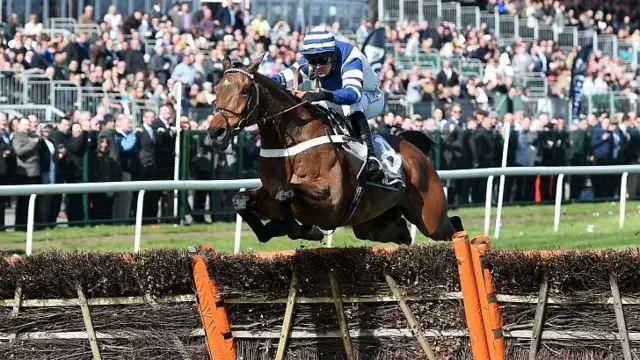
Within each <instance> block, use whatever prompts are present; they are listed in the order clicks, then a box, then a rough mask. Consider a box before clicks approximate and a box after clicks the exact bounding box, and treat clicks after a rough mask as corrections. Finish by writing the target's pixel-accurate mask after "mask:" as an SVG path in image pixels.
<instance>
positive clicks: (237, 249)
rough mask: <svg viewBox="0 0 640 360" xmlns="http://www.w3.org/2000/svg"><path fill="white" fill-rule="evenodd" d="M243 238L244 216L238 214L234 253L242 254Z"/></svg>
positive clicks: (243, 189)
mask: <svg viewBox="0 0 640 360" xmlns="http://www.w3.org/2000/svg"><path fill="white" fill-rule="evenodd" d="M245 190H246V189H245V188H242V189H240V192H243V191H245ZM241 238H242V216H240V214H236V232H235V237H234V239H233V253H234V254H239V253H240V239H241Z"/></svg>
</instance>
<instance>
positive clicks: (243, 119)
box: [214, 67, 307, 136]
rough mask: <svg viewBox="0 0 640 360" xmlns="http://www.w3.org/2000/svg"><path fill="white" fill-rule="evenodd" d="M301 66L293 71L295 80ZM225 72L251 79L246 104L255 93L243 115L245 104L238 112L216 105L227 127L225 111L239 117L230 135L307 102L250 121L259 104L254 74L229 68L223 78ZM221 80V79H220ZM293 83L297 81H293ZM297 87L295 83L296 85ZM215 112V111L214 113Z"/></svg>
mask: <svg viewBox="0 0 640 360" xmlns="http://www.w3.org/2000/svg"><path fill="white" fill-rule="evenodd" d="M301 68H302V67H300V68H298V70H297V71H296V73H295V76H296V80H297V76H298V74H299V71H300V70H301ZM227 73H238V74H242V75H244V76H246V77H247V78H248V79H249V80H250V81H251V89H252V90H251V93H250V94H249V96H248V97H247V104H249V103H250V102H251V99H252V98H253V97H254V93H255V98H256V100H255V101H254V102H253V106H252V107H251V110H249V112H248V113H247V114H246V115H244V112H245V111H246V110H247V109H248V106H245V108H244V109H243V110H242V112H240V113H238V112H235V111H232V110H229V109H227V108H223V107H218V106H217V107H216V108H217V111H216V113H219V114H220V115H222V117H223V118H224V120H225V121H226V122H227V128H228V129H230V128H231V126H230V123H229V118H228V117H227V115H226V113H229V114H231V115H233V116H235V117H237V118H239V119H240V120H239V121H238V126H236V127H235V128H233V129H231V136H235V135H237V134H238V133H240V131H242V129H244V128H245V127H247V126H252V125H255V124H264V123H266V122H267V121H269V120H272V119H274V118H275V117H277V116H280V115H282V114H285V113H288V112H289V111H291V110H294V109H296V108H298V107H300V106H302V105H305V104H306V103H307V101H302V102H299V103H297V104H295V105H293V106H291V107H289V108H287V109H284V110H282V111H280V112H278V113H276V114H269V116H266V117H264V116H263V117H258V118H257V119H256V121H255V122H251V117H252V115H253V113H254V112H255V111H256V109H258V107H259V106H260V89H259V85H258V83H257V82H256V80H255V76H254V75H253V74H251V73H249V72H248V71H245V70H242V69H239V68H230V69H227V70H225V71H224V73H223V74H222V77H223V78H224V76H225V75H226V74H227ZM221 80H222V79H221ZM295 83H297V81H295ZM296 88H297V85H296ZM269 103H270V104H269V108H271V101H269ZM268 112H269V113H271V111H268ZM214 114H215V113H214Z"/></svg>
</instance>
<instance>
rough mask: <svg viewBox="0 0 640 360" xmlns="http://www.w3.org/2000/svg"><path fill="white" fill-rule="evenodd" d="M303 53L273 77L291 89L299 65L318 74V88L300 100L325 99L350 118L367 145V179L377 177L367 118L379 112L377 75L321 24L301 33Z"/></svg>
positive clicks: (380, 97)
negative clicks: (317, 90) (298, 58)
mask: <svg viewBox="0 0 640 360" xmlns="http://www.w3.org/2000/svg"><path fill="white" fill-rule="evenodd" d="M302 55H303V57H302V58H301V59H300V60H298V61H297V62H296V63H294V64H293V65H291V66H290V67H289V68H287V69H285V70H283V71H282V72H280V73H279V74H277V75H275V76H273V77H272V79H273V80H275V81H276V82H278V83H280V84H282V85H284V86H286V87H289V88H290V87H291V86H292V84H293V77H294V76H295V72H296V70H297V69H298V68H299V67H302V70H301V72H304V73H305V74H306V75H307V76H309V77H310V78H312V79H313V78H315V77H317V78H318V80H319V81H320V87H321V89H320V91H319V92H315V91H308V92H306V93H305V94H304V96H303V97H302V99H303V100H306V101H308V102H309V103H312V102H317V101H326V102H328V105H329V106H331V107H332V108H334V109H335V110H337V111H338V112H339V113H341V114H343V115H344V116H345V117H348V118H349V121H350V122H351V125H352V126H353V128H354V130H356V132H357V133H358V134H359V135H360V138H361V140H363V142H364V143H365V144H366V145H367V152H368V155H367V167H366V174H367V178H368V179H369V180H374V181H375V180H380V177H381V175H382V173H381V171H380V170H381V165H380V161H379V160H378V159H377V158H376V157H375V154H374V150H373V142H372V137H371V129H369V123H368V121H367V119H369V118H374V117H376V116H378V115H379V114H380V113H381V112H382V110H383V109H384V96H383V94H382V90H380V85H379V80H378V76H377V75H376V73H375V72H373V70H372V69H371V66H370V65H369V62H368V61H367V59H366V56H365V55H363V54H362V52H360V50H359V49H358V48H356V47H354V46H353V45H351V44H349V43H346V42H342V41H337V40H335V38H334V36H333V35H332V34H331V33H330V32H329V31H327V30H326V29H325V28H324V27H322V26H317V27H314V28H313V29H311V30H310V31H309V32H308V33H307V34H306V35H305V36H304V40H303V42H302ZM298 80H299V82H298V83H302V75H300V79H298ZM296 90H297V89H296Z"/></svg>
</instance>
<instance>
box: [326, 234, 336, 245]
mask: <svg viewBox="0 0 640 360" xmlns="http://www.w3.org/2000/svg"><path fill="white" fill-rule="evenodd" d="M334 232H335V230H332V231H331V233H329V235H327V247H328V248H330V247H333V233H334Z"/></svg>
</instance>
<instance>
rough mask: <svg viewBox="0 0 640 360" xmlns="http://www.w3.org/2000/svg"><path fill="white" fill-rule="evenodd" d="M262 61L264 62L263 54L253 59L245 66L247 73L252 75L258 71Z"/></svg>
mask: <svg viewBox="0 0 640 360" xmlns="http://www.w3.org/2000/svg"><path fill="white" fill-rule="evenodd" d="M262 60H264V53H262V54H260V55H259V56H258V57H257V58H255V59H253V61H252V62H251V64H249V65H247V68H246V70H247V72H248V73H250V74H253V73H255V72H256V71H258V67H260V64H262Z"/></svg>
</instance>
